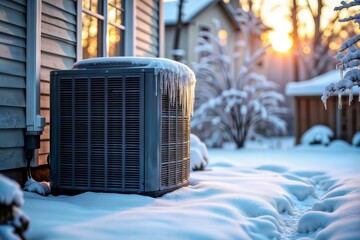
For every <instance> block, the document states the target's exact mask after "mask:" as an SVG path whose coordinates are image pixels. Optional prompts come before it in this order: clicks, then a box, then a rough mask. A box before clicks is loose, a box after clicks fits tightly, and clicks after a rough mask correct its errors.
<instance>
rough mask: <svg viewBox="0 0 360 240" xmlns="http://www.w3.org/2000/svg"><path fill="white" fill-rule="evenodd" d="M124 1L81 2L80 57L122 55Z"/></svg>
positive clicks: (96, 0)
mask: <svg viewBox="0 0 360 240" xmlns="http://www.w3.org/2000/svg"><path fill="white" fill-rule="evenodd" d="M124 32H125V24H124V0H83V1H82V55H83V59H86V58H93V57H107V56H122V55H124Z"/></svg>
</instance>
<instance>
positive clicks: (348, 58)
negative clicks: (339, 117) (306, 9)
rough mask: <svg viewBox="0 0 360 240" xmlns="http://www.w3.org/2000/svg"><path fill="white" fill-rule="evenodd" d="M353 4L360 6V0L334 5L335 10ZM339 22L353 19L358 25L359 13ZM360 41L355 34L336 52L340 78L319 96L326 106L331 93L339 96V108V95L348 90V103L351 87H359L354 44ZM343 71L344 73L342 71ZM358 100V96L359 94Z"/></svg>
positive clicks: (358, 57) (359, 56) (359, 57)
mask: <svg viewBox="0 0 360 240" xmlns="http://www.w3.org/2000/svg"><path fill="white" fill-rule="evenodd" d="M355 6H360V0H351V1H349V2H345V1H341V5H340V6H338V7H335V9H334V10H335V11H340V10H342V9H350V8H352V7H355ZM339 21H340V22H349V21H354V22H355V23H357V24H359V26H360V14H359V13H356V14H354V15H352V16H350V17H347V18H343V19H340V20H339ZM359 41H360V35H355V36H353V37H351V38H349V39H348V40H347V41H345V42H344V43H343V44H342V45H341V47H340V49H339V52H338V54H337V55H336V56H335V58H336V59H338V60H339V61H340V64H339V65H338V66H339V69H340V77H341V80H340V81H339V82H338V83H336V84H334V83H333V84H330V85H329V86H327V87H326V88H325V91H324V93H323V96H322V97H321V99H322V101H323V102H324V105H325V108H326V100H327V99H328V98H329V97H330V96H331V95H333V94H337V95H338V98H339V108H341V95H343V94H344V93H345V92H346V91H349V96H350V97H349V104H350V102H351V101H352V98H353V88H354V87H356V86H357V87H358V88H360V69H359V67H360V50H359V49H358V48H357V46H356V44H357V43H358V42H359ZM344 71H345V74H343V72H344ZM359 101H360V96H359Z"/></svg>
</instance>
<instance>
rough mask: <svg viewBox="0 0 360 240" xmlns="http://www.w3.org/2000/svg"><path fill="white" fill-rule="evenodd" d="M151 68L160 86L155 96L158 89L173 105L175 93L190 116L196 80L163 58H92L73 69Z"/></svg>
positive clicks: (192, 74)
mask: <svg viewBox="0 0 360 240" xmlns="http://www.w3.org/2000/svg"><path fill="white" fill-rule="evenodd" d="M101 67H107V68H128V67H130V68H153V69H154V74H155V77H156V83H157V82H158V81H157V79H158V78H159V79H160V86H156V89H155V95H157V92H158V88H160V90H161V93H162V94H163V95H169V98H170V101H171V103H172V104H175V100H176V95H177V92H179V98H180V103H181V105H182V106H183V111H184V113H186V114H187V115H190V114H192V112H193V105H194V95H195V93H194V91H195V83H196V78H195V74H194V72H193V71H192V70H191V69H190V68H189V67H187V66H186V65H184V64H182V63H179V62H176V61H173V60H170V59H164V58H147V57H108V58H92V59H86V60H82V61H79V62H76V63H75V64H74V65H73V69H86V68H92V69H93V68H101Z"/></svg>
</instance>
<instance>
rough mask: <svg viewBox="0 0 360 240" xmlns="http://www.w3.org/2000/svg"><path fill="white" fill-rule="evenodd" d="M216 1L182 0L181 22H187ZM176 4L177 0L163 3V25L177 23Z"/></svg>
mask: <svg viewBox="0 0 360 240" xmlns="http://www.w3.org/2000/svg"><path fill="white" fill-rule="evenodd" d="M190 2H191V3H190ZM216 2H218V1H213V0H196V1H194V0H192V1H184V3H183V4H184V5H183V11H182V12H183V15H182V22H183V23H187V22H189V21H190V20H191V19H192V18H193V17H194V16H196V15H197V14H198V13H200V12H201V11H202V10H203V9H205V8H206V7H208V6H209V5H210V4H213V3H216ZM178 4H179V1H177V0H174V1H169V2H165V3H164V19H165V25H172V24H176V23H177V15H178Z"/></svg>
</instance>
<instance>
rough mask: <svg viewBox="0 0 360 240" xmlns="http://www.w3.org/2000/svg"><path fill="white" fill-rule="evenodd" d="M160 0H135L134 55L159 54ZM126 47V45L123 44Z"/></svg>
mask: <svg viewBox="0 0 360 240" xmlns="http://www.w3.org/2000/svg"><path fill="white" fill-rule="evenodd" d="M159 9H160V0H154V1H148V0H137V2H136V11H135V14H136V26H135V27H136V29H135V31H136V33H135V36H136V44H135V55H136V56H141V57H159V56H160V31H161V28H160V11H159ZM125 47H126V46H125Z"/></svg>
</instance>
